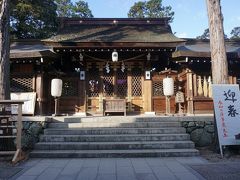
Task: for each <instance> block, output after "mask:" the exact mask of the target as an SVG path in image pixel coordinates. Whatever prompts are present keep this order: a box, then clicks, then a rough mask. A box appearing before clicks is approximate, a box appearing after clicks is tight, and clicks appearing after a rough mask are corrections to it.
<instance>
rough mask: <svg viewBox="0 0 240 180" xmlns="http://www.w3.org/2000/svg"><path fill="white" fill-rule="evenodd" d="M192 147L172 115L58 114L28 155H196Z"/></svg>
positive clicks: (84, 156) (196, 151)
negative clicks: (108, 115)
mask: <svg viewBox="0 0 240 180" xmlns="http://www.w3.org/2000/svg"><path fill="white" fill-rule="evenodd" d="M194 147H195V146H194V143H193V142H192V141H190V137H189V135H188V134H186V132H185V129H184V128H182V127H181V125H180V122H179V120H178V119H177V118H174V117H123V116H121V117H119V116H111V117H84V118H77V117H67V118H63V117H62V118H61V117H60V118H57V119H56V118H55V119H51V122H50V123H48V128H47V129H45V130H44V135H42V136H41V137H40V142H39V143H37V144H36V145H35V148H34V150H33V151H32V152H31V153H30V156H31V157H36V158H43V157H47V158H59V157H62V158H63V157H66V158H77V157H78V158H90V157H91V158H95V157H96V158H97V157H176V156H196V155H198V154H199V152H198V150H196V149H195V148H194Z"/></svg>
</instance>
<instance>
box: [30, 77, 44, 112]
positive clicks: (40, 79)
mask: <svg viewBox="0 0 240 180" xmlns="http://www.w3.org/2000/svg"><path fill="white" fill-rule="evenodd" d="M34 79H35V78H34ZM35 81H36V86H35V87H36V93H37V109H38V114H39V115H43V113H44V112H43V102H44V97H43V94H44V93H43V86H44V84H43V74H38V75H37V76H36V80H35ZM35 81H34V82H35ZM34 82H33V84H35V83H34Z"/></svg>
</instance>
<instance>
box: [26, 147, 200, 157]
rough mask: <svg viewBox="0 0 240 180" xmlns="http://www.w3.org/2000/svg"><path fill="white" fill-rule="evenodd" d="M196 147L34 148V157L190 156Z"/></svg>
mask: <svg viewBox="0 0 240 180" xmlns="http://www.w3.org/2000/svg"><path fill="white" fill-rule="evenodd" d="M198 155H199V152H198V150H196V149H134V150H48V151H44V150H33V151H32V152H31V153H30V157H34V158H120V157H121V158H129V157H190V156H198Z"/></svg>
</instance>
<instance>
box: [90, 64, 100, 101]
mask: <svg viewBox="0 0 240 180" xmlns="http://www.w3.org/2000/svg"><path fill="white" fill-rule="evenodd" d="M87 86H88V96H89V97H98V95H99V89H100V76H99V71H98V69H96V68H93V69H90V70H89V78H88V85H87Z"/></svg>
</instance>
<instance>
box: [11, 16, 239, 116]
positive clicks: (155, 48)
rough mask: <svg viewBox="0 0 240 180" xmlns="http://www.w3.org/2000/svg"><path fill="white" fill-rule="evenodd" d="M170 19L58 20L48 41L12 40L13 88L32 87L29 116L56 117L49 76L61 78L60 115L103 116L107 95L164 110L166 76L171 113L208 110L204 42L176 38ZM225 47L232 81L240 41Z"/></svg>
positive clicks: (130, 107) (129, 110)
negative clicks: (171, 91) (171, 89)
mask: <svg viewBox="0 0 240 180" xmlns="http://www.w3.org/2000/svg"><path fill="white" fill-rule="evenodd" d="M168 20H169V19H168V18H157V19H151V18H150V19H147V18H146V19H133V18H89V19H81V18H62V19H61V25H60V29H59V31H58V33H57V35H55V36H53V37H51V38H49V39H44V40H41V41H40V40H31V41H30V40H17V41H12V43H11V55H10V57H11V92H12V93H24V92H35V93H36V102H35V111H34V113H33V115H49V114H53V113H54V98H53V97H52V96H51V80H52V79H54V78H60V79H62V81H63V84H62V95H61V97H60V98H59V104H58V108H59V112H60V113H62V114H70V115H71V114H76V113H87V114H91V115H96V114H104V111H105V104H104V102H107V101H108V100H109V101H111V100H112V101H115V100H123V101H122V102H124V104H123V106H122V107H123V108H124V111H125V112H126V114H142V113H146V112H155V113H158V114H164V113H165V112H166V97H165V96H164V93H163V79H164V78H165V77H167V76H168V77H172V78H173V79H174V95H173V96H171V98H170V113H171V114H175V113H185V114H204V113H212V112H213V103H212V98H211V97H212V96H211V83H212V80H211V58H210V52H209V42H208V41H199V40H195V39H179V38H177V37H176V36H174V34H173V33H172V31H171V27H170V25H169V23H168ZM227 52H228V53H227V54H228V62H229V80H230V83H232V84H235V83H237V79H238V77H239V70H238V69H237V67H238V66H239V58H240V57H239V53H240V42H237V41H229V42H227ZM179 93H180V94H182V98H181V100H178V98H176V97H175V96H176V94H179ZM119 102H120V101H119Z"/></svg>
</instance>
